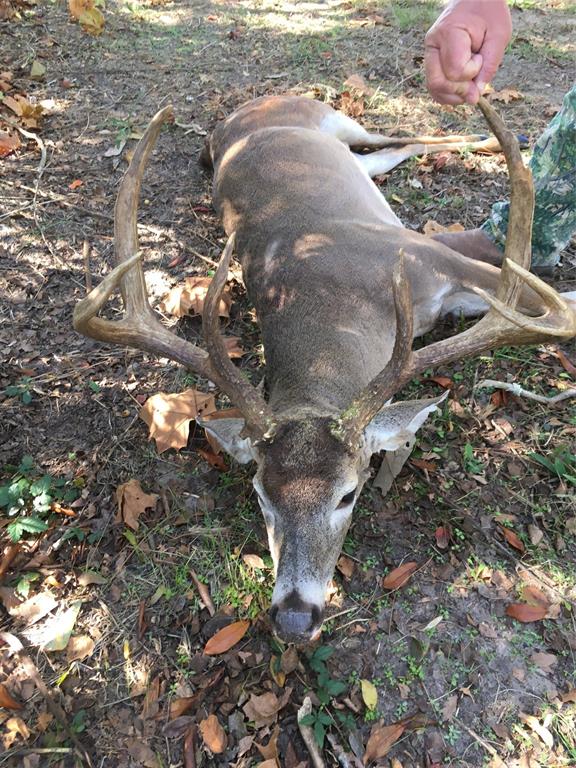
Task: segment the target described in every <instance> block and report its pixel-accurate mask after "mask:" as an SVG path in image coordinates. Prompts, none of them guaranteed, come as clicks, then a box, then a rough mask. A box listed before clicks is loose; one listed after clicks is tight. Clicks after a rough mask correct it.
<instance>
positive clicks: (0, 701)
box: [0, 683, 23, 709]
mask: <svg viewBox="0 0 576 768" xmlns="http://www.w3.org/2000/svg"><path fill="white" fill-rule="evenodd" d="M0 707H5V708H6V709H23V706H22V704H20V703H19V702H17V701H16V699H13V698H12V696H11V695H10V692H9V691H8V688H6V686H5V685H4V684H3V683H0Z"/></svg>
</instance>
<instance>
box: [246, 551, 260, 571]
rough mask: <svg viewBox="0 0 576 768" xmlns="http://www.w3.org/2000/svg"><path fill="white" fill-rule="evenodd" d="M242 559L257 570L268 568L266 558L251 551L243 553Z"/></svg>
mask: <svg viewBox="0 0 576 768" xmlns="http://www.w3.org/2000/svg"><path fill="white" fill-rule="evenodd" d="M242 560H243V561H244V562H245V563H246V565H248V566H249V567H250V568H252V569H253V570H255V571H264V570H266V564H265V562H264V560H262V558H261V557H260V555H252V554H249V553H246V554H245V555H242Z"/></svg>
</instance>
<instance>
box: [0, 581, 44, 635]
mask: <svg viewBox="0 0 576 768" xmlns="http://www.w3.org/2000/svg"><path fill="white" fill-rule="evenodd" d="M0 600H2V603H3V604H4V608H6V610H7V611H8V613H9V614H10V616H12V618H15V619H20V620H21V621H24V622H25V623H26V626H27V627H29V626H30V625H31V624H35V623H36V622H37V621H40V619H42V618H44V616H46V615H47V614H48V613H50V611H52V610H53V609H54V608H56V606H57V605H58V601H57V600H56V598H55V597H54V595H53V594H52V593H51V592H38V594H36V595H32V597H30V598H28V600H24V601H22V600H20V598H19V597H18V596H17V595H16V593H15V591H14V590H13V589H10V588H9V587H0Z"/></svg>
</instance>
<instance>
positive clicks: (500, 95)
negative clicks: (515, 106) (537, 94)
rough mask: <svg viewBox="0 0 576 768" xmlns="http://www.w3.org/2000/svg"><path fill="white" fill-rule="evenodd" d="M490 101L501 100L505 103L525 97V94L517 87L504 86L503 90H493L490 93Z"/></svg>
mask: <svg viewBox="0 0 576 768" xmlns="http://www.w3.org/2000/svg"><path fill="white" fill-rule="evenodd" d="M487 98H488V101H501V102H503V103H504V104H509V103H510V102H511V101H518V100H519V99H523V98H524V94H523V93H521V92H520V91H518V90H516V88H502V90H501V91H493V92H492V93H489V94H488V96H487Z"/></svg>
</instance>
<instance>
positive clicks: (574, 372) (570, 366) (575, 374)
mask: <svg viewBox="0 0 576 768" xmlns="http://www.w3.org/2000/svg"><path fill="white" fill-rule="evenodd" d="M556 357H557V358H558V360H560V363H561V364H562V368H564V370H565V371H566V373H569V374H570V376H572V378H574V379H576V365H574V363H573V362H572V361H571V360H569V359H568V358H567V357H566V355H565V354H564V352H562V350H561V349H557V350H556Z"/></svg>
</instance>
